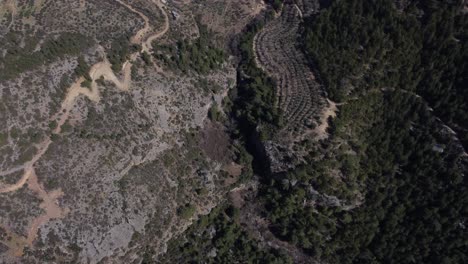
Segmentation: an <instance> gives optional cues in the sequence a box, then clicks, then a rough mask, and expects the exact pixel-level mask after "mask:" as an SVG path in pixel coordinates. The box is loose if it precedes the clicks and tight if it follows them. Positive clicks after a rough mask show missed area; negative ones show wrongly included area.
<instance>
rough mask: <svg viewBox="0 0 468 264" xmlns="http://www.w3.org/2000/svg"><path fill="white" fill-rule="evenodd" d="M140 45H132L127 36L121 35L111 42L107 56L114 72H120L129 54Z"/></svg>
mask: <svg viewBox="0 0 468 264" xmlns="http://www.w3.org/2000/svg"><path fill="white" fill-rule="evenodd" d="M138 50H139V46H138V45H131V44H130V40H129V39H128V38H127V37H121V38H119V39H116V40H114V41H113V42H112V43H111V47H110V49H109V50H108V51H107V58H108V59H109V62H110V63H111V64H112V70H113V71H114V72H120V71H121V70H122V67H123V64H124V63H125V62H126V61H127V60H128V59H129V57H128V56H129V55H130V54H132V53H134V52H136V51H138Z"/></svg>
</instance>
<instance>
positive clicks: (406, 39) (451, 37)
mask: <svg viewBox="0 0 468 264" xmlns="http://www.w3.org/2000/svg"><path fill="white" fill-rule="evenodd" d="M460 8H461V2H460V1H414V2H412V4H411V5H410V6H409V7H408V8H406V10H405V11H404V12H398V11H397V10H395V8H394V4H393V3H392V1H389V0H370V1H363V0H351V1H335V2H334V3H333V4H332V6H331V7H330V8H329V9H327V10H325V11H324V12H322V13H321V14H320V15H319V16H317V17H314V18H311V19H309V20H308V21H307V22H306V23H305V28H306V29H305V34H304V36H305V37H304V43H305V45H304V48H305V50H306V53H307V54H308V55H309V57H310V58H311V61H313V62H314V63H313V64H314V66H315V67H317V69H318V71H319V72H320V75H321V77H322V80H323V82H324V83H325V85H326V86H327V88H328V92H329V95H330V97H331V98H332V99H334V100H336V101H341V100H343V99H344V98H345V96H346V95H348V94H350V93H352V94H354V95H357V94H362V93H363V92H366V91H368V90H369V89H375V88H377V89H379V88H385V87H394V88H397V89H405V90H407V91H413V92H416V93H417V94H419V95H421V96H422V97H423V98H424V99H426V100H427V101H428V102H429V103H430V106H431V107H433V108H434V110H436V113H437V114H438V115H440V116H439V117H440V118H442V119H443V120H444V121H445V122H447V123H449V124H453V125H454V127H457V126H458V127H459V128H458V131H460V132H461V134H462V141H464V143H465V145H466V146H467V145H468V136H466V135H467V134H468V133H466V131H467V129H468V127H467V125H466V124H468V115H466V113H467V112H468V105H467V104H466V102H468V89H466V87H468V80H467V78H468V67H467V63H468V58H467V57H468V54H467V40H468V35H467V34H468V33H467V32H468V31H467V30H466V28H467V26H468V20H467V19H466V16H465V15H462V14H461V12H460V11H459V10H460Z"/></svg>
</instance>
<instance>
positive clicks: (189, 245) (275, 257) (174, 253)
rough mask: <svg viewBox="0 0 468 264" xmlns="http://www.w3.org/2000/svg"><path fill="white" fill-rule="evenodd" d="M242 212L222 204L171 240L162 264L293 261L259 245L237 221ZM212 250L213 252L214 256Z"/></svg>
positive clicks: (161, 260)
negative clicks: (182, 234)
mask: <svg viewBox="0 0 468 264" xmlns="http://www.w3.org/2000/svg"><path fill="white" fill-rule="evenodd" d="M238 218H239V212H238V210H237V209H235V208H233V207H227V208H226V207H225V206H220V207H218V208H215V209H214V210H213V211H212V212H211V213H210V214H209V215H206V216H202V217H201V218H200V220H198V222H196V223H195V224H193V225H192V226H191V227H190V229H189V230H188V231H187V232H186V233H185V235H184V236H183V237H180V238H178V239H177V240H173V241H171V242H170V244H169V246H168V249H169V251H168V252H167V253H166V254H165V255H164V256H163V257H162V258H161V259H160V262H161V263H278V264H279V263H281V264H283V263H292V262H291V260H290V259H289V258H288V257H287V256H285V255H284V254H282V253H280V252H278V251H276V250H272V249H262V248H259V246H258V243H257V241H255V240H253V239H252V238H251V237H250V236H249V235H248V234H247V233H246V232H245V231H243V230H242V229H241V227H240V225H239V223H238V221H239V219H238ZM210 252H211V253H212V254H213V253H214V252H216V254H213V255H211V256H209V255H210Z"/></svg>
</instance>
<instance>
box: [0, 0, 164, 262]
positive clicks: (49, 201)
mask: <svg viewBox="0 0 468 264" xmlns="http://www.w3.org/2000/svg"><path fill="white" fill-rule="evenodd" d="M116 1H117V2H119V3H120V4H122V5H124V6H125V7H127V8H128V9H129V10H131V11H132V12H134V13H137V14H138V15H140V16H141V17H142V18H143V20H144V21H145V26H144V28H143V29H141V30H139V31H138V32H137V33H136V34H135V36H134V37H133V38H132V42H135V41H136V43H140V44H141V45H142V51H141V52H143V51H149V50H150V49H151V42H152V41H154V40H155V39H157V38H159V37H161V36H162V35H164V34H165V33H166V32H167V30H168V29H169V19H168V17H167V13H166V11H165V10H164V8H163V4H162V3H161V2H160V1H159V0H153V2H154V3H155V4H156V5H158V7H159V8H160V9H161V11H162V13H163V14H164V17H165V25H164V28H163V29H162V30H161V31H160V32H158V33H155V34H153V35H151V36H149V37H148V38H147V40H146V41H143V40H142V39H143V37H144V36H145V35H146V34H147V33H148V32H149V31H150V30H151V26H150V24H149V19H148V17H146V16H145V15H144V14H143V13H141V12H140V11H137V10H136V9H134V8H133V7H132V6H130V5H128V4H126V3H124V2H122V1H121V0H116ZM138 55H139V52H136V53H134V54H132V55H131V56H130V59H131V60H132V61H133V60H135V59H136V58H137V57H138ZM103 57H104V58H105V57H106V56H103ZM111 66H112V65H111V63H110V62H109V61H108V60H107V59H104V61H102V62H98V63H96V64H94V65H93V66H92V67H91V69H90V71H89V75H90V76H91V79H92V83H91V89H88V88H85V87H81V83H82V82H83V81H85V79H84V77H81V78H79V79H78V80H76V82H75V83H73V84H72V85H71V86H70V88H69V89H68V92H67V94H66V96H65V99H64V100H63V102H62V105H61V108H60V110H59V111H58V113H57V114H56V115H55V116H54V117H53V119H55V120H57V119H58V122H57V127H56V128H55V129H54V131H53V134H59V133H60V132H61V130H62V126H63V125H64V124H65V122H66V121H67V120H68V117H69V114H70V111H71V110H72V108H73V107H74V105H75V102H76V99H77V98H78V97H79V96H81V95H83V96H85V97H87V98H88V99H90V100H91V101H93V102H99V101H100V94H99V87H98V85H97V83H96V80H98V79H100V78H101V77H102V78H104V80H107V81H110V82H112V83H114V85H115V86H116V87H117V88H118V89H119V90H121V91H128V90H129V88H130V83H131V67H132V63H131V61H126V62H125V63H124V65H123V67H122V73H123V80H120V79H119V78H118V77H117V76H116V75H115V73H114V72H113V70H112V68H111ZM51 143H52V140H51V138H50V137H48V138H46V139H45V140H44V141H43V142H42V143H40V144H39V145H38V146H37V147H38V151H37V153H36V154H35V155H34V156H33V158H32V159H31V160H30V161H29V162H27V163H25V164H24V165H22V166H18V167H16V168H12V169H10V170H8V171H4V172H0V175H8V174H11V173H13V172H16V171H19V170H24V173H23V175H22V177H21V179H20V180H19V181H17V182H16V183H15V184H11V185H3V186H2V185H0V194H4V193H10V192H14V191H17V190H19V189H21V188H22V187H23V186H25V184H26V183H28V184H27V186H28V188H29V189H30V190H31V191H33V192H35V193H36V194H37V196H38V198H40V199H41V200H42V201H43V202H42V203H41V205H40V207H41V208H42V209H43V210H44V211H45V212H44V213H43V214H42V215H40V216H38V217H37V218H35V219H34V220H33V221H32V223H31V224H30V228H29V230H28V234H27V237H26V238H25V237H22V236H19V235H17V234H14V233H13V232H9V231H8V229H7V228H4V229H5V230H6V233H7V236H8V237H9V239H7V240H6V241H0V242H1V243H3V244H4V245H6V246H7V247H8V248H9V250H8V252H9V253H10V255H12V256H22V254H23V250H24V248H25V247H26V246H32V244H33V242H34V240H35V239H36V236H37V233H38V231H39V228H40V227H41V226H42V225H43V224H45V223H47V222H49V221H50V220H51V219H57V218H62V217H64V216H65V215H66V214H67V212H68V209H62V208H61V207H60V206H59V205H58V198H60V197H61V196H62V195H63V192H62V191H61V190H54V191H51V192H47V191H46V190H45V189H44V186H43V185H42V184H40V183H39V182H38V179H37V175H36V172H35V169H34V165H35V164H36V162H37V161H38V160H39V159H40V158H41V157H42V156H43V155H44V154H45V153H46V152H47V150H48V149H49V146H50V144H51ZM0 227H3V226H2V225H0Z"/></svg>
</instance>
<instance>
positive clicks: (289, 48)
mask: <svg viewBox="0 0 468 264" xmlns="http://www.w3.org/2000/svg"><path fill="white" fill-rule="evenodd" d="M308 10H310V9H308ZM301 19H302V11H301V10H300V8H299V7H298V6H297V5H295V4H284V7H283V10H282V12H281V15H280V16H279V17H277V18H276V19H274V20H273V21H271V22H270V23H269V24H267V25H266V26H265V28H264V29H263V30H262V31H261V32H260V33H258V35H257V36H256V37H255V40H254V49H255V52H256V56H257V58H256V59H257V64H258V65H259V66H260V67H261V68H262V69H263V70H264V71H265V72H266V73H267V74H269V75H270V76H271V77H272V78H273V79H274V80H275V82H276V92H275V93H276V102H275V106H276V107H279V108H280V109H281V112H282V117H283V120H284V121H285V122H284V123H285V127H284V129H283V130H284V131H287V132H289V133H290V135H292V136H293V137H297V136H299V135H302V134H303V133H304V132H305V131H307V130H308V129H311V128H314V127H315V126H317V125H318V124H317V123H318V120H319V116H320V115H321V111H322V109H323V108H324V106H325V105H326V97H325V92H324V90H323V87H322V86H321V85H320V84H319V83H318V82H317V81H316V79H315V76H314V74H313V72H312V71H311V69H310V68H309V67H308V65H307V61H306V58H305V56H304V54H303V53H302V52H301V51H300V50H299V48H298V46H297V45H298V44H297V37H298V30H299V24H300V22H301Z"/></svg>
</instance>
